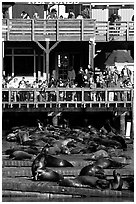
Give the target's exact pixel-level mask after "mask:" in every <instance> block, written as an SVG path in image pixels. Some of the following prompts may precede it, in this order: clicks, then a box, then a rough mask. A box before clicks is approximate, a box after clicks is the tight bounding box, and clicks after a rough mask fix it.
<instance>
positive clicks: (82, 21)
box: [80, 19, 84, 41]
mask: <svg viewBox="0 0 136 204" xmlns="http://www.w3.org/2000/svg"><path fill="white" fill-rule="evenodd" d="M80 22H81V41H83V40H84V19H81V20H80Z"/></svg>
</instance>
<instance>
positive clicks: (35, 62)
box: [34, 50, 36, 80]
mask: <svg viewBox="0 0 136 204" xmlns="http://www.w3.org/2000/svg"><path fill="white" fill-rule="evenodd" d="M34 80H36V53H35V50H34Z"/></svg>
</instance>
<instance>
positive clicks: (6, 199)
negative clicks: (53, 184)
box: [2, 197, 134, 202]
mask: <svg viewBox="0 0 136 204" xmlns="http://www.w3.org/2000/svg"><path fill="white" fill-rule="evenodd" d="M2 201H3V202H134V198H117V197H108V198H104V197H89V198H55V199H43V198H32V197H11V198H10V197H3V199H2Z"/></svg>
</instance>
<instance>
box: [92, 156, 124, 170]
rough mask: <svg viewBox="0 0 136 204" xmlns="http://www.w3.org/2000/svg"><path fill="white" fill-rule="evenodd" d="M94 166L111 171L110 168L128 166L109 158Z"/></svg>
mask: <svg viewBox="0 0 136 204" xmlns="http://www.w3.org/2000/svg"><path fill="white" fill-rule="evenodd" d="M94 165H95V166H99V167H101V168H103V169H110V168H123V167H124V166H126V165H128V164H125V163H120V162H117V161H115V160H112V159H109V158H100V159H98V160H97V161H96V162H95V163H94Z"/></svg>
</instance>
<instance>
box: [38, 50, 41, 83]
mask: <svg viewBox="0 0 136 204" xmlns="http://www.w3.org/2000/svg"><path fill="white" fill-rule="evenodd" d="M40 79H41V55H40V51H39V50H38V80H40Z"/></svg>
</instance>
